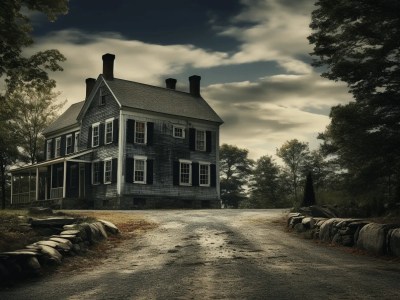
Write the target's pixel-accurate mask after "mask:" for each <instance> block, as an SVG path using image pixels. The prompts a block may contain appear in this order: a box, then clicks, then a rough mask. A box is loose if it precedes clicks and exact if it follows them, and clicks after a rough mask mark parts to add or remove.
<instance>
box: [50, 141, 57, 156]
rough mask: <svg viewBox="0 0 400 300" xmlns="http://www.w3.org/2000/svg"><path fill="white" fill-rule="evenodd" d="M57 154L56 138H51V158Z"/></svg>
mask: <svg viewBox="0 0 400 300" xmlns="http://www.w3.org/2000/svg"><path fill="white" fill-rule="evenodd" d="M55 156H56V139H52V140H51V158H54V157H55Z"/></svg>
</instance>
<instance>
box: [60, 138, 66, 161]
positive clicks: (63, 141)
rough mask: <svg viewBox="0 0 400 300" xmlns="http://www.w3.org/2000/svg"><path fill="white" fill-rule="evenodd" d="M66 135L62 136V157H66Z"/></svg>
mask: <svg viewBox="0 0 400 300" xmlns="http://www.w3.org/2000/svg"><path fill="white" fill-rule="evenodd" d="M65 144H66V142H65V135H62V136H61V149H60V156H64V155H65Z"/></svg>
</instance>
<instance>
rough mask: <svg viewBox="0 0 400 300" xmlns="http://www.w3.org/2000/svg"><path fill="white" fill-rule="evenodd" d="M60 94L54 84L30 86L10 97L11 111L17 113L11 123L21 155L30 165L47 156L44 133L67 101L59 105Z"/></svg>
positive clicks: (17, 89) (21, 87)
mask: <svg viewBox="0 0 400 300" xmlns="http://www.w3.org/2000/svg"><path fill="white" fill-rule="evenodd" d="M58 95H59V94H58V93H54V92H53V91H52V84H51V83H49V85H48V86H45V85H43V86H41V87H40V88H36V87H31V86H27V85H19V86H17V87H16V88H15V89H14V90H13V91H12V92H11V93H9V94H7V95H6V99H7V105H8V106H9V107H10V110H11V109H13V110H14V111H17V112H18V114H14V116H13V118H12V119H11V120H10V121H9V122H10V124H11V125H12V126H13V130H14V132H15V138H16V139H17V140H18V141H19V144H18V146H19V147H20V149H21V155H22V157H23V158H26V160H27V161H29V162H30V163H32V164H33V163H36V162H38V160H39V156H40V154H41V153H43V152H42V151H41V150H42V149H43V144H44V138H43V136H42V132H43V130H44V129H45V128H46V127H47V126H48V125H49V124H50V123H51V122H52V121H53V120H54V118H55V117H56V116H57V112H58V111H59V109H60V108H61V107H62V106H63V105H64V104H65V102H62V103H57V101H56V98H57V96H58Z"/></svg>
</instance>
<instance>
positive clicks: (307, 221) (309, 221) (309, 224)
mask: <svg viewBox="0 0 400 300" xmlns="http://www.w3.org/2000/svg"><path fill="white" fill-rule="evenodd" d="M301 223H302V224H303V226H304V228H306V229H312V228H313V227H314V225H315V220H314V219H313V218H312V217H305V218H304V219H303V220H301Z"/></svg>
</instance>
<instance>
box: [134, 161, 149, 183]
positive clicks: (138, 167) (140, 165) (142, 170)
mask: <svg viewBox="0 0 400 300" xmlns="http://www.w3.org/2000/svg"><path fill="white" fill-rule="evenodd" d="M133 182H135V183H146V157H140V156H136V157H135V158H134V166H133Z"/></svg>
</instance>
